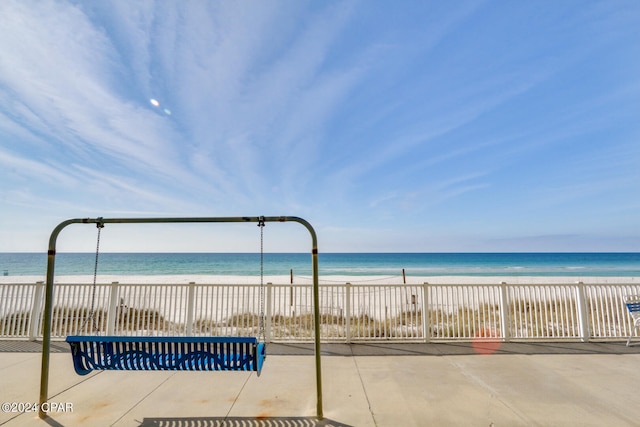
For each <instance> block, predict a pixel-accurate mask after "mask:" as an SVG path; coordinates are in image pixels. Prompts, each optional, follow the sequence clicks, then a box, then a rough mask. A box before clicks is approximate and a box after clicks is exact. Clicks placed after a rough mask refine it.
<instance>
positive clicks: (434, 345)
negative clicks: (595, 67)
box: [0, 340, 640, 356]
mask: <svg viewBox="0 0 640 427" xmlns="http://www.w3.org/2000/svg"><path fill="white" fill-rule="evenodd" d="M638 344H640V343H638V342H637V341H636V342H634V343H633V345H631V346H629V347H627V346H626V340H625V341H601V342H578V341H544V342H543V341H540V342H536V341H516V342H499V341H487V340H477V341H473V342H469V341H448V342H431V343H397V342H389V341H380V342H362V343H355V344H345V343H323V344H322V348H321V352H322V353H321V354H322V356H456V355H474V354H479V355H487V354H492V355H499V354H527V355H534V354H574V355H579V354H587V355H588V354H640V345H638ZM3 352H8V353H40V352H42V342H41V341H26V340H0V353H3ZM51 352H52V353H69V352H70V350H69V346H68V345H67V344H66V343H65V342H60V341H54V342H52V343H51ZM267 354H269V355H270V356H312V355H313V354H314V345H313V343H270V344H268V346H267Z"/></svg>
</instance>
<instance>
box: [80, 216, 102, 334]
mask: <svg viewBox="0 0 640 427" xmlns="http://www.w3.org/2000/svg"><path fill="white" fill-rule="evenodd" d="M101 219H102V217H100V218H98V222H96V228H97V229H98V238H97V239H96V240H97V241H96V259H95V263H94V266H93V289H92V291H91V310H90V311H89V317H87V319H86V320H85V322H84V324H83V325H82V328H84V327H85V326H86V324H87V322H88V321H89V320H91V324H92V326H93V331H94V332H96V333H97V332H100V329H98V324H97V322H96V319H95V314H96V313H95V303H96V283H97V280H98V255H99V254H100V232H101V231H102V229H103V228H104V223H103V222H102V221H100V220H101Z"/></svg>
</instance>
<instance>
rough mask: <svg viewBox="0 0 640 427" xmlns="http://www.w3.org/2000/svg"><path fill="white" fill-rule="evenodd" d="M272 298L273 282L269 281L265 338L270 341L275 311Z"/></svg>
mask: <svg viewBox="0 0 640 427" xmlns="http://www.w3.org/2000/svg"><path fill="white" fill-rule="evenodd" d="M292 271H293V270H292ZM272 299H273V283H271V282H267V303H266V305H267V307H266V310H267V313H266V316H267V319H266V322H265V331H264V334H265V337H264V339H265V341H266V342H268V343H270V342H271V314H272V313H273V301H272Z"/></svg>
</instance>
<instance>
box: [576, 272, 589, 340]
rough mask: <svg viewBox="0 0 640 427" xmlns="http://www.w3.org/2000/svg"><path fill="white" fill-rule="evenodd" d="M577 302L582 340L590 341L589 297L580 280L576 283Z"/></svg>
mask: <svg viewBox="0 0 640 427" xmlns="http://www.w3.org/2000/svg"><path fill="white" fill-rule="evenodd" d="M576 304H577V306H578V307H577V308H578V321H579V322H580V325H579V326H580V340H581V341H582V342H588V341H589V337H590V331H589V318H588V316H587V298H586V295H585V292H584V283H583V282H578V284H577V285H576Z"/></svg>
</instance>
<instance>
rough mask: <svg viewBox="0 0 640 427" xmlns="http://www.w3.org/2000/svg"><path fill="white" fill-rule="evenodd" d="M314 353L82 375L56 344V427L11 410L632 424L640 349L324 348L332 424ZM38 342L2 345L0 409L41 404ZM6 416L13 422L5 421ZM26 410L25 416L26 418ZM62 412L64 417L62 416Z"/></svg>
mask: <svg viewBox="0 0 640 427" xmlns="http://www.w3.org/2000/svg"><path fill="white" fill-rule="evenodd" d="M312 347H313V346H312V345H307V344H286V345H285V344H271V345H269V347H268V353H269V356H268V358H267V360H266V361H265V366H264V369H263V371H262V375H261V376H260V377H259V378H258V377H256V375H255V374H254V373H246V372H244V373H240V372H98V373H93V374H90V375H88V376H86V377H81V376H78V375H76V374H75V372H74V371H73V366H72V362H71V356H70V354H69V353H68V350H67V348H66V344H64V343H61V342H54V343H53V346H52V354H51V373H50V379H49V402H50V403H51V405H50V406H51V408H50V409H53V407H55V409H56V412H51V413H50V417H49V418H46V419H44V420H40V419H39V418H38V417H37V413H33V412H26V413H20V412H13V409H12V408H10V407H7V406H3V412H1V413H0V425H6V426H8V427H18V426H43V427H46V426H80V425H90V426H111V425H113V426H171V427H179V426H180V427H182V426H358V427H360V426H394V427H395V426H427V425H438V426H448V425H453V426H457V425H460V426H462V425H464V426H531V425H540V426H554V425H555V426H601V425H607V426H633V425H638V424H639V423H640V405H637V401H638V398H637V384H638V383H640V345H636V346H632V347H626V346H625V343H624V342H610V343H575V342H574V343H566V342H565V343H563V342H554V343H531V342H529V343H502V344H499V345H497V344H496V343H447V344H393V343H375V344H352V345H346V344H324V345H323V346H322V356H323V357H322V373H323V383H322V385H323V406H324V416H325V418H324V420H322V421H318V420H316V417H315V414H316V385H315V367H314V357H313V356H312V355H313V352H312ZM40 351H41V344H40V343H39V342H27V341H0V401H1V402H2V403H5V402H7V403H12V402H13V403H16V405H14V409H18V408H17V404H21V407H24V406H25V405H24V404H25V403H32V404H33V403H37V401H38V395H39V384H40V363H41V353H40ZM6 409H9V412H7V411H6ZM22 409H24V408H22ZM62 409H63V410H64V411H62Z"/></svg>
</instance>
